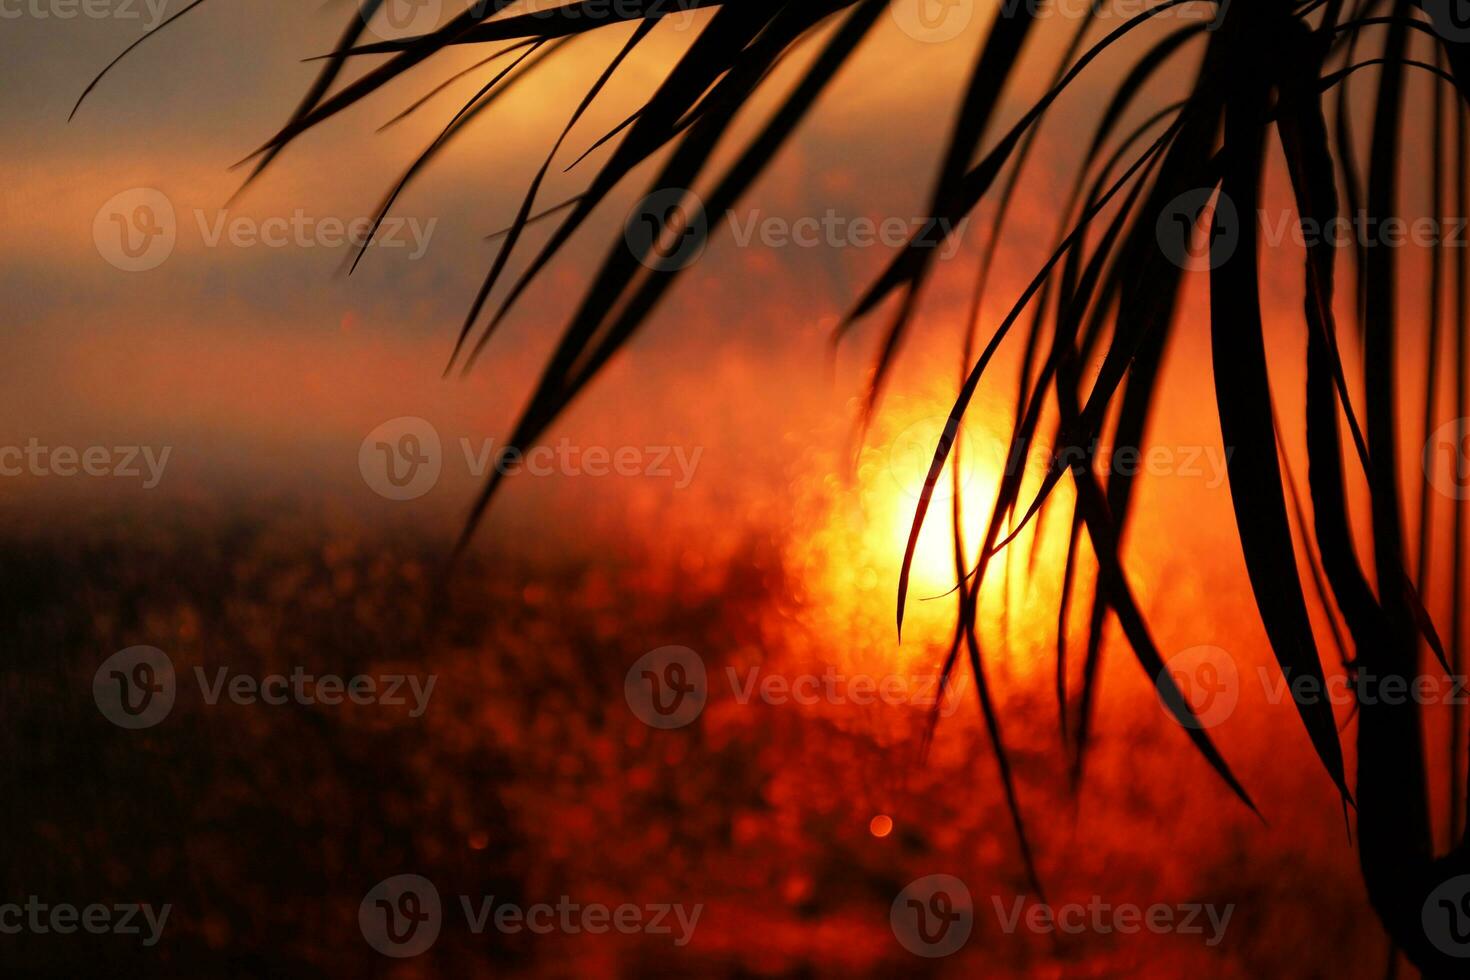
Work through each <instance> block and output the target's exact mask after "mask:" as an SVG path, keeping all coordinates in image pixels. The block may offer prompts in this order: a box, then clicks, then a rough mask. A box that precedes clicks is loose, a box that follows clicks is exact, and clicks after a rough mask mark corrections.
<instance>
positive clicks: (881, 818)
mask: <svg viewBox="0 0 1470 980" xmlns="http://www.w3.org/2000/svg"><path fill="white" fill-rule="evenodd" d="M868 832H869V833H870V834H872V835H873V836H874V837H887V836H888V835H889V834H891V833H893V818H892V817H890V816H889V815H888V814H886V813H880V814H878V815H877V816H876V817H874V818H873V819H872V820H870V821H868Z"/></svg>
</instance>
